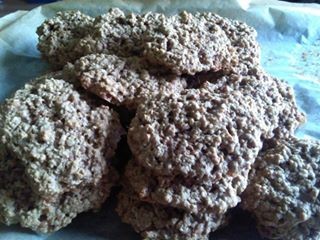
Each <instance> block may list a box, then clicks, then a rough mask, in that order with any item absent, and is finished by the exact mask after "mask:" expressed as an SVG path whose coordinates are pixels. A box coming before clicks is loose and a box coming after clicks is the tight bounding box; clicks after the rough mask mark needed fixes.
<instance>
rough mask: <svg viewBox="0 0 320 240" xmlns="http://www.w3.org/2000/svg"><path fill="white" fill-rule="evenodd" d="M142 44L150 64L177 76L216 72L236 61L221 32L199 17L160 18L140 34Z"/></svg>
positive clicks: (216, 25)
mask: <svg viewBox="0 0 320 240" xmlns="http://www.w3.org/2000/svg"><path fill="white" fill-rule="evenodd" d="M218 19H219V18H217V20H218ZM143 42H144V43H145V45H144V56H146V57H147V59H148V60H149V61H150V62H152V63H155V64H158V65H162V66H165V67H167V68H168V69H169V70H171V71H173V72H174V73H176V74H178V75H180V74H183V73H185V74H195V73H197V72H203V71H209V70H211V71H218V70H221V69H222V68H228V67H230V65H231V64H236V62H237V58H236V55H235V54H234V49H233V47H232V46H231V43H230V40H229V39H228V37H227V36H226V34H225V32H224V31H223V30H222V29H221V28H220V26H219V25H218V24H217V22H213V21H211V22H210V24H208V21H207V19H206V18H205V16H204V15H202V14H196V15H193V14H191V13H187V12H182V13H180V14H179V15H174V16H171V17H165V16H161V21H160V22H159V23H157V25H156V26H155V27H153V30H149V31H146V33H145V34H144V35H143Z"/></svg>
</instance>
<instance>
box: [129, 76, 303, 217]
mask: <svg viewBox="0 0 320 240" xmlns="http://www.w3.org/2000/svg"><path fill="white" fill-rule="evenodd" d="M214 81H215V82H214V84H212V83H210V82H209V81H207V82H205V83H204V84H203V86H201V88H199V89H188V90H184V91H182V92H181V95H172V96H167V97H162V96H158V98H156V99H153V100H152V101H150V102H148V103H145V104H142V105H141V106H140V107H139V108H138V111H137V114H136V116H135V118H134V119H133V121H132V123H131V127H130V129H129V133H128V142H129V145H130V147H131V150H132V153H133V156H134V160H133V161H135V162H136V163H133V162H130V163H129V165H128V167H127V169H126V176H127V178H128V179H132V183H131V184H132V187H133V189H134V190H135V191H136V193H138V195H139V197H140V198H141V199H143V200H145V201H149V202H157V203H161V204H164V205H169V206H173V207H176V208H181V209H184V210H186V211H191V212H201V211H204V210H206V209H214V211H216V212H217V213H219V214H224V213H225V212H226V211H227V210H228V208H230V207H234V206H235V205H236V204H237V203H238V202H239V200H240V199H239V194H240V193H241V192H242V191H243V190H244V189H245V187H246V185H247V177H248V171H249V169H250V168H251V165H252V163H253V162H254V160H255V158H256V156H257V154H258V151H259V150H260V149H261V146H262V140H263V139H267V138H271V137H274V136H275V135H277V136H287V135H290V134H292V133H293V131H294V130H295V129H296V127H297V126H298V125H299V124H300V123H301V121H302V120H303V119H304V118H303V115H302V114H301V113H300V112H299V111H298V110H297V108H296V106H295V102H294V100H293V95H291V94H292V92H291V90H290V89H289V88H288V86H287V85H286V84H284V83H282V82H280V81H278V80H276V79H273V78H270V77H268V76H267V75H264V73H262V72H255V74H252V75H250V76H239V75H234V74H233V75H230V76H225V77H222V78H220V79H218V80H216V79H215V80H214ZM276 106H277V107H276Z"/></svg>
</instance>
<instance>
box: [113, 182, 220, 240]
mask: <svg viewBox="0 0 320 240" xmlns="http://www.w3.org/2000/svg"><path fill="white" fill-rule="evenodd" d="M116 211H117V212H118V214H119V216H120V217H121V219H122V221H123V222H125V223H128V224H130V225H131V226H132V227H133V228H134V230H135V231H136V232H138V233H139V234H140V235H141V236H142V238H143V239H163V240H166V239H168V240H171V239H173V240H180V239H193V240H200V239H202V240H206V239H208V238H209V233H210V232H211V231H214V230H216V229H217V228H218V227H219V226H221V225H222V224H223V223H224V219H220V218H219V219H218V218H215V217H214V215H212V214H210V213H208V212H206V213H202V214H192V213H188V212H184V211H182V210H179V209H175V208H171V207H166V206H162V205H159V204H150V203H146V202H143V201H140V200H139V198H138V196H137V195H136V194H135V193H134V192H133V191H132V190H131V189H130V185H128V184H126V185H125V190H124V189H123V190H122V191H121V192H120V193H119V195H118V205H117V208H116Z"/></svg>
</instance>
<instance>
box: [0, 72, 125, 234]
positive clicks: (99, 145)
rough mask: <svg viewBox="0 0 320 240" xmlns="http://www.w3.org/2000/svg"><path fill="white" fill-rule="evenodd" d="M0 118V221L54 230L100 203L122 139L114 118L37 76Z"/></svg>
mask: <svg viewBox="0 0 320 240" xmlns="http://www.w3.org/2000/svg"><path fill="white" fill-rule="evenodd" d="M0 115H1V124H0V141H1V161H2V164H1V168H2V169H1V171H0V174H1V184H0V186H1V187H0V188H1V192H2V194H1V200H0V202H1V209H0V216H1V219H0V220H1V221H3V222H4V223H7V224H12V223H17V222H19V223H20V224H21V225H22V226H25V227H29V228H31V229H33V230H35V231H39V232H52V231H56V230H58V229H59V228H61V227H64V226H65V225H67V224H68V223H70V222H71V220H72V219H73V218H74V217H75V216H76V215H77V214H78V213H80V212H82V211H86V210H89V209H92V208H98V207H99V206H100V205H101V204H102V203H103V202H104V200H105V199H106V197H107V196H108V194H109V189H110V187H111V186H112V184H113V182H114V177H113V176H114V172H113V171H111V170H110V169H111V168H110V163H109V162H108V160H110V158H111V157H113V155H114V153H115V149H116V147H117V143H118V141H119V140H120V136H121V134H122V133H123V130H122V127H121V125H120V122H119V119H118V116H117V114H116V113H115V112H113V111H112V110H111V109H109V108H108V107H107V106H103V105H98V104H96V103H95V101H94V100H93V99H91V98H89V97H88V96H87V95H86V94H84V93H82V92H81V91H80V92H79V91H78V90H77V89H76V88H75V87H74V86H73V85H72V84H70V83H68V82H65V81H64V80H59V79H53V78H49V79H46V78H39V79H37V80H34V81H33V82H31V83H29V84H26V85H25V86H24V88H23V89H21V90H18V91H17V92H16V93H15V94H14V96H13V97H12V98H9V99H7V100H6V102H5V103H4V104H3V105H2V106H1V114H0Z"/></svg>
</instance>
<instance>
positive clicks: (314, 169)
mask: <svg viewBox="0 0 320 240" xmlns="http://www.w3.org/2000/svg"><path fill="white" fill-rule="evenodd" d="M319 166H320V143H319V142H315V141H311V140H299V139H295V138H289V139H288V140H285V139H284V140H280V141H277V142H276V144H275V145H274V146H273V147H271V148H270V149H267V150H266V151H264V152H261V153H260V154H259V157H258V159H257V161H256V163H255V165H254V169H253V170H252V172H251V174H250V185H249V186H248V188H247V189H246V191H245V192H244V194H243V196H242V200H243V203H242V206H243V208H244V209H247V210H249V211H250V212H252V213H253V214H254V216H255V217H256V219H257V221H258V228H259V230H260V232H261V233H262V235H263V236H265V237H268V238H271V239H301V240H302V239H304V240H305V239H310V240H311V239H318V238H317V236H319V235H320V225H319V222H320V217H319V216H320V200H319V199H320V197H319V196H320V195H319V192H320V189H319V186H320V167H319Z"/></svg>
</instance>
